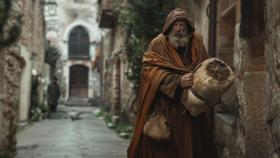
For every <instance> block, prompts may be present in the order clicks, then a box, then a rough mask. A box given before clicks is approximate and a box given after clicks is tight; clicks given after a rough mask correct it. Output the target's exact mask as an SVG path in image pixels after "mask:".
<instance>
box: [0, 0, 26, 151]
mask: <svg viewBox="0 0 280 158" xmlns="http://www.w3.org/2000/svg"><path fill="white" fill-rule="evenodd" d="M22 4H23V1H21V0H15V1H12V10H11V14H10V16H9V20H8V24H7V25H6V27H5V29H9V28H11V26H13V25H14V24H16V23H18V21H17V20H15V19H16V16H17V15H20V14H21V13H22ZM0 54H1V55H0V56H1V57H0V64H2V65H1V71H0V77H1V79H0V81H1V83H0V88H1V89H0V155H1V154H4V153H15V150H16V148H15V145H16V139H15V134H16V128H17V117H18V106H19V83H20V72H21V69H22V67H23V66H24V64H25V63H24V60H23V59H22V58H21V57H20V51H19V46H18V43H17V42H16V43H14V44H12V45H10V46H8V47H4V48H1V50H0Z"/></svg>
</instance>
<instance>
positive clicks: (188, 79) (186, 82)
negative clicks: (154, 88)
mask: <svg viewBox="0 0 280 158" xmlns="http://www.w3.org/2000/svg"><path fill="white" fill-rule="evenodd" d="M192 84H193V74H192V73H186V74H184V75H183V76H182V78H181V81H180V86H181V87H182V88H190V87H191V86H192Z"/></svg>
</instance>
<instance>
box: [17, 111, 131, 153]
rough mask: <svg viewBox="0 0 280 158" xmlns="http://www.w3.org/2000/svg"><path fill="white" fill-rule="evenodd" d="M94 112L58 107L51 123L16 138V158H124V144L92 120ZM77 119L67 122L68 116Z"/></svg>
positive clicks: (44, 123)
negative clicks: (72, 115)
mask: <svg viewBox="0 0 280 158" xmlns="http://www.w3.org/2000/svg"><path fill="white" fill-rule="evenodd" d="M95 110H96V108H90V107H79V108H73V107H72V108H71V107H65V106H62V107H60V108H59V109H58V114H56V115H57V116H54V118H53V119H47V120H43V121H41V122H37V123H34V124H32V125H29V127H26V128H25V129H24V130H23V131H21V132H19V133H18V134H17V140H18V144H17V152H18V156H17V157H16V158H124V157H126V149H127V146H128V140H126V139H122V138H120V137H119V136H118V135H117V134H116V133H115V132H113V131H112V130H110V129H109V128H108V127H107V126H106V124H105V122H104V121H103V120H101V119H99V118H97V117H95V116H94V111H95ZM75 113H76V115H79V116H78V117H75V118H73V119H71V114H75Z"/></svg>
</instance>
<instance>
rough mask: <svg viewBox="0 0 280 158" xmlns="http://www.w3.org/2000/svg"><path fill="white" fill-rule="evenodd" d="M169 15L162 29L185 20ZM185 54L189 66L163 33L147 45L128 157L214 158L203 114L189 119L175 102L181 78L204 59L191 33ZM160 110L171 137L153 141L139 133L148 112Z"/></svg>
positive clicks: (200, 48) (180, 91) (199, 41)
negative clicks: (177, 21)
mask: <svg viewBox="0 0 280 158" xmlns="http://www.w3.org/2000/svg"><path fill="white" fill-rule="evenodd" d="M179 11H180V10H179ZM175 13H176V9H175ZM179 13H182V12H179ZM170 14H171V15H172V14H173V16H170ZM170 14H169V16H168V17H167V20H166V23H165V24H166V25H165V26H167V24H169V27H170V26H171V25H172V24H171V23H168V22H170V20H171V21H173V22H174V21H175V20H176V18H179V19H183V20H185V16H184V15H183V16H184V17H183V18H182V16H181V15H179V16H176V15H178V14H174V11H173V12H171V13H170ZM174 15H175V16H174ZM174 19H175V20H174ZM187 22H188V21H187ZM189 24H190V23H189ZM167 30H168V27H164V31H163V33H166V31H167ZM188 53H189V58H191V63H189V64H186V62H185V61H184V60H185V59H182V58H181V57H180V55H179V54H178V52H177V51H176V49H175V48H174V47H173V46H172V45H171V44H170V43H169V42H168V40H167V38H166V36H165V35H163V34H161V35H159V36H158V37H156V38H155V39H154V40H153V41H152V42H151V43H150V47H149V51H148V52H146V53H145V54H144V57H143V66H142V72H141V80H140V89H139V98H138V99H139V113H138V116H137V121H136V125H135V130H134V135H133V138H132V140H131V143H130V146H129V148H128V158H215V149H214V145H213V141H212V138H211V132H210V131H209V128H208V122H207V119H206V115H205V114H201V115H200V116H197V117H192V116H191V115H190V114H189V113H188V112H184V111H185V108H184V107H183V105H181V103H180V102H179V100H180V96H181V93H182V89H181V88H180V87H179V81H180V78H181V76H182V75H183V74H185V73H187V72H191V71H192V70H193V69H194V68H195V67H196V66H197V65H198V64H199V63H201V62H202V61H203V60H205V59H207V58H208V55H207V52H206V50H205V48H204V46H203V42H202V38H201V36H199V35H197V34H193V36H192V39H191V45H190V49H189V51H188ZM162 108H166V111H165V112H164V115H165V117H166V118H167V121H168V124H169V126H170V129H171V138H170V139H169V140H168V141H163V142H157V141H155V140H152V139H151V138H149V137H147V136H145V135H143V132H142V131H143V127H144V124H145V122H146V120H147V117H148V116H149V114H150V113H151V111H153V110H155V109H159V110H161V109H162Z"/></svg>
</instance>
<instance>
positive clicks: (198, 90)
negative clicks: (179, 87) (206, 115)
mask: <svg viewBox="0 0 280 158" xmlns="http://www.w3.org/2000/svg"><path fill="white" fill-rule="evenodd" d="M234 79H235V75H234V73H233V71H232V69H231V68H230V66H228V65H227V64H226V63H225V62H224V61H222V60H220V59H218V58H210V59H207V60H205V61H203V62H202V63H201V64H200V65H199V66H198V67H197V68H196V69H195V70H194V72H193V85H192V87H191V88H189V89H185V90H184V91H183V94H182V98H181V103H182V104H183V105H184V106H185V108H186V109H187V110H188V111H189V113H190V114H191V115H193V116H197V115H199V114H201V113H203V112H205V111H207V110H208V109H209V108H211V107H213V106H215V105H217V104H218V103H219V102H220V97H221V96H222V95H223V94H224V93H225V92H226V91H227V90H228V89H229V87H230V86H231V85H232V84H233V82H234Z"/></svg>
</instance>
